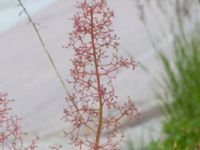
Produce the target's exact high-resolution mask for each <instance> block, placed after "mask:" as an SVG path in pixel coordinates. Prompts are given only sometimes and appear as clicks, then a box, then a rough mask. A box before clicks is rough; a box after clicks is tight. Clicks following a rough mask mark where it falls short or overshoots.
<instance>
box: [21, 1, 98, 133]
mask: <svg viewBox="0 0 200 150" xmlns="http://www.w3.org/2000/svg"><path fill="white" fill-rule="evenodd" d="M18 2H19V6H21V7H22V8H23V11H24V13H25V14H26V16H27V17H28V20H29V22H30V23H31V24H32V26H33V29H34V31H35V33H36V34H37V37H38V39H39V41H40V43H41V45H42V47H43V50H44V51H45V53H46V55H47V56H48V58H49V60H50V62H51V65H52V67H53V69H54V71H55V73H56V75H57V77H58V79H59V81H60V83H61V85H62V87H63V89H64V91H65V93H66V95H67V97H66V100H69V101H71V102H72V104H73V106H74V107H75V108H76V111H77V112H78V114H79V115H80V112H79V111H78V110H79V108H78V106H77V105H76V103H75V102H74V98H73V96H72V95H71V94H70V93H69V91H68V90H67V87H66V85H65V82H64V80H63V79H62V77H61V75H60V73H59V71H58V69H57V67H56V65H55V63H54V61H53V58H52V57H51V55H50V53H49V50H48V48H47V46H46V44H45V42H44V40H43V38H42V36H41V34H40V32H39V30H38V28H37V26H36V23H35V22H34V21H33V19H32V17H31V15H30V14H29V12H28V10H27V9H26V7H25V6H24V4H23V2H22V1H21V0H18ZM83 125H84V126H85V127H86V128H87V129H89V130H90V131H91V132H94V131H93V129H92V128H91V127H89V126H88V125H86V124H83Z"/></svg>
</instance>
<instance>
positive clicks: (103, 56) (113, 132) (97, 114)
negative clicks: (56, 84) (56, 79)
mask: <svg viewBox="0 0 200 150" xmlns="http://www.w3.org/2000/svg"><path fill="white" fill-rule="evenodd" d="M77 9H78V11H77V13H76V15H75V16H74V18H73V21H74V31H73V32H71V33H70V38H69V40H70V42H69V45H68V47H69V48H72V49H73V50H74V52H75V56H74V59H73V60H72V63H73V68H72V69H71V71H70V72H71V76H72V77H73V79H72V80H71V81H69V83H71V84H73V93H72V100H71V101H68V102H67V103H68V105H67V108H66V109H65V111H64V114H65V115H64V118H65V119H66V121H69V122H70V123H71V126H72V127H71V130H69V131H66V135H67V136H69V137H70V139H71V141H72V143H73V144H74V145H75V146H77V147H79V149H83V147H87V148H88V149H90V150H119V149H120V147H119V143H120V141H121V140H122V138H123V133H122V131H121V130H120V128H119V127H120V122H121V120H122V119H123V118H124V117H135V116H136V115H137V110H136V108H135V107H134V104H133V102H132V100H131V99H130V98H128V101H127V102H126V103H124V104H121V103H119V102H118V101H117V100H118V97H117V96H116V93H115V88H114V86H113V80H114V79H115V78H116V74H117V72H119V71H120V70H121V69H123V68H131V69H134V68H135V66H136V62H135V61H134V60H133V59H132V58H125V57H123V56H120V55H119V54H118V45H119V43H118V38H117V36H116V35H115V34H113V30H112V29H111V25H112V20H111V19H112V18H113V17H114V13H113V11H111V10H110V9H109V8H108V7H107V3H106V2H105V0H83V1H82V2H81V3H78V4H77ZM104 133H107V134H106V137H103V138H102V136H103V134H104Z"/></svg>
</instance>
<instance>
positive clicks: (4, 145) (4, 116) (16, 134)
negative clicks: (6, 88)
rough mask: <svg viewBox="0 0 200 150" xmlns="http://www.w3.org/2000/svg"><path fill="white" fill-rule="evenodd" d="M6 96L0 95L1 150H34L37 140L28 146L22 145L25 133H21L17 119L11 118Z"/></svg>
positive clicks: (8, 101)
mask: <svg viewBox="0 0 200 150" xmlns="http://www.w3.org/2000/svg"><path fill="white" fill-rule="evenodd" d="M6 96H7V94H5V93H0V148H1V150H35V149H36V147H37V142H38V138H36V139H34V140H33V141H32V143H31V144H30V145H28V146H26V145H25V144H24V140H23V137H24V136H25V135H26V133H24V132H22V131H21V127H20V124H19V119H18V118H17V117H16V116H11V115H10V111H11V108H10V107H9V103H10V100H8V99H7V98H6Z"/></svg>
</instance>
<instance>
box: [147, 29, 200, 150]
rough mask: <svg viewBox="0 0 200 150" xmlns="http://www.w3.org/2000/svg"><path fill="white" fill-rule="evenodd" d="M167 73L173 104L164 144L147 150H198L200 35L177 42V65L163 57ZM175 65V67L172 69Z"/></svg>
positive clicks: (157, 144) (169, 109)
mask: <svg viewBox="0 0 200 150" xmlns="http://www.w3.org/2000/svg"><path fill="white" fill-rule="evenodd" d="M160 57H161V60H162V62H163V64H164V68H165V71H166V78H165V84H166V87H167V91H168V95H169V97H168V98H167V99H170V100H172V102H170V103H169V102H166V98H163V101H164V102H165V103H164V104H165V105H164V107H165V109H166V110H167V112H168V114H169V115H168V117H169V118H168V120H167V121H166V122H164V126H163V131H164V134H165V135H166V138H165V139H164V140H163V141H157V142H155V141H154V142H152V143H151V144H150V145H148V147H147V148H145V149H147V150H195V149H197V148H198V147H200V32H199V30H198V28H197V29H196V30H195V33H193V36H192V37H189V38H188V37H187V40H186V39H185V38H182V37H178V38H177V40H176V41H175V50H174V64H173V63H171V62H170V61H171V60H169V59H168V57H167V56H165V54H163V53H161V54H160ZM172 64H173V65H172Z"/></svg>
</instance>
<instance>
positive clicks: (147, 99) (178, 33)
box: [0, 0, 200, 150]
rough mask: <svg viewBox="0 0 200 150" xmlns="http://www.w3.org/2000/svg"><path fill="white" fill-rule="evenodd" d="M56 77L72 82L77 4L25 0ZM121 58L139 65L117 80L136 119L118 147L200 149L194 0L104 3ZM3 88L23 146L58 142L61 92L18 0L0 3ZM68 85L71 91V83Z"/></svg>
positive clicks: (199, 5) (62, 125)
mask: <svg viewBox="0 0 200 150" xmlns="http://www.w3.org/2000/svg"><path fill="white" fill-rule="evenodd" d="M22 2H23V3H24V5H25V7H26V9H27V10H28V12H29V13H30V15H31V17H32V19H33V20H34V22H35V23H36V25H37V27H38V30H39V32H40V34H41V36H42V38H43V40H44V42H45V44H46V46H47V48H48V49H49V51H50V54H51V56H52V58H53V60H54V63H55V64H56V66H57V68H58V71H59V73H60V74H61V76H62V78H63V79H64V80H65V81H66V80H67V79H69V78H70V76H69V69H70V68H71V61H70V59H71V58H73V55H72V52H71V51H72V50H71V49H66V48H63V46H66V45H67V43H68V33H69V32H70V31H72V29H73V22H72V21H71V20H70V18H72V17H73V15H74V14H75V12H76V9H75V7H74V6H75V1H74V0H67V1H66V0H42V1H41V0H34V1H33V0H23V1H22ZM108 5H109V7H110V8H111V9H113V10H114V12H115V18H114V19H113V26H112V27H113V29H114V30H115V33H116V34H117V35H118V36H119V37H120V47H119V49H120V50H121V53H122V54H123V55H125V56H132V57H134V59H135V60H137V61H139V62H140V64H139V66H138V67H137V68H136V69H135V70H134V71H133V72H131V73H130V72H128V71H122V72H120V73H119V74H118V75H117V79H116V82H115V87H116V91H117V93H118V96H119V97H120V100H121V101H123V100H126V99H127V96H130V97H131V98H133V100H134V102H135V105H136V107H137V108H138V110H139V112H140V116H139V119H135V120H125V121H124V122H122V128H123V130H124V132H125V142H124V143H122V149H123V150H126V149H127V150H140V149H147V150H151V149H152V150H172V149H174V150H175V149H176V150H186V149H187V150H195V149H197V150H198V149H199V146H200V145H199V144H200V117H199V116H200V111H199V110H200V108H199V107H200V94H199V93H200V78H199V76H200V68H199V65H200V49H199V46H200V45H199V44H200V41H199V40H200V39H199V15H200V2H199V1H198V0H162V1H160V0H123V1H121V0H109V1H108ZM0 47H1V49H0V70H1V71H0V89H1V91H4V92H8V93H9V98H10V99H14V100H15V101H14V103H12V108H13V109H12V113H13V114H16V115H17V116H19V117H21V118H22V120H21V124H22V128H23V130H24V131H26V132H28V133H29V134H28V136H27V139H26V142H27V143H28V142H29V141H30V139H31V138H32V137H33V136H36V135H38V136H39V137H40V142H39V147H38V150H46V149H48V147H49V146H50V145H55V144H62V145H64V146H65V147H64V149H69V148H71V149H74V148H73V146H71V145H70V144H68V143H69V141H68V140H67V138H64V133H63V131H64V130H65V129H66V128H67V127H68V125H67V123H66V122H64V121H63V120H62V119H61V118H62V116H63V108H65V106H66V100H65V97H66V95H65V92H64V90H63V88H62V86H61V84H60V82H59V80H58V78H57V76H56V74H55V72H54V70H53V68H52V66H51V64H50V62H49V59H48V57H47V56H46V54H45V52H44V51H43V48H42V46H41V43H40V41H39V40H38V37H37V35H36V33H35V31H34V30H33V28H32V25H31V24H30V23H29V21H28V19H27V16H26V15H25V14H24V13H23V12H22V8H21V7H20V6H19V5H18V1H17V0H0ZM66 86H67V87H68V88H69V89H70V85H68V84H67V82H66Z"/></svg>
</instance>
